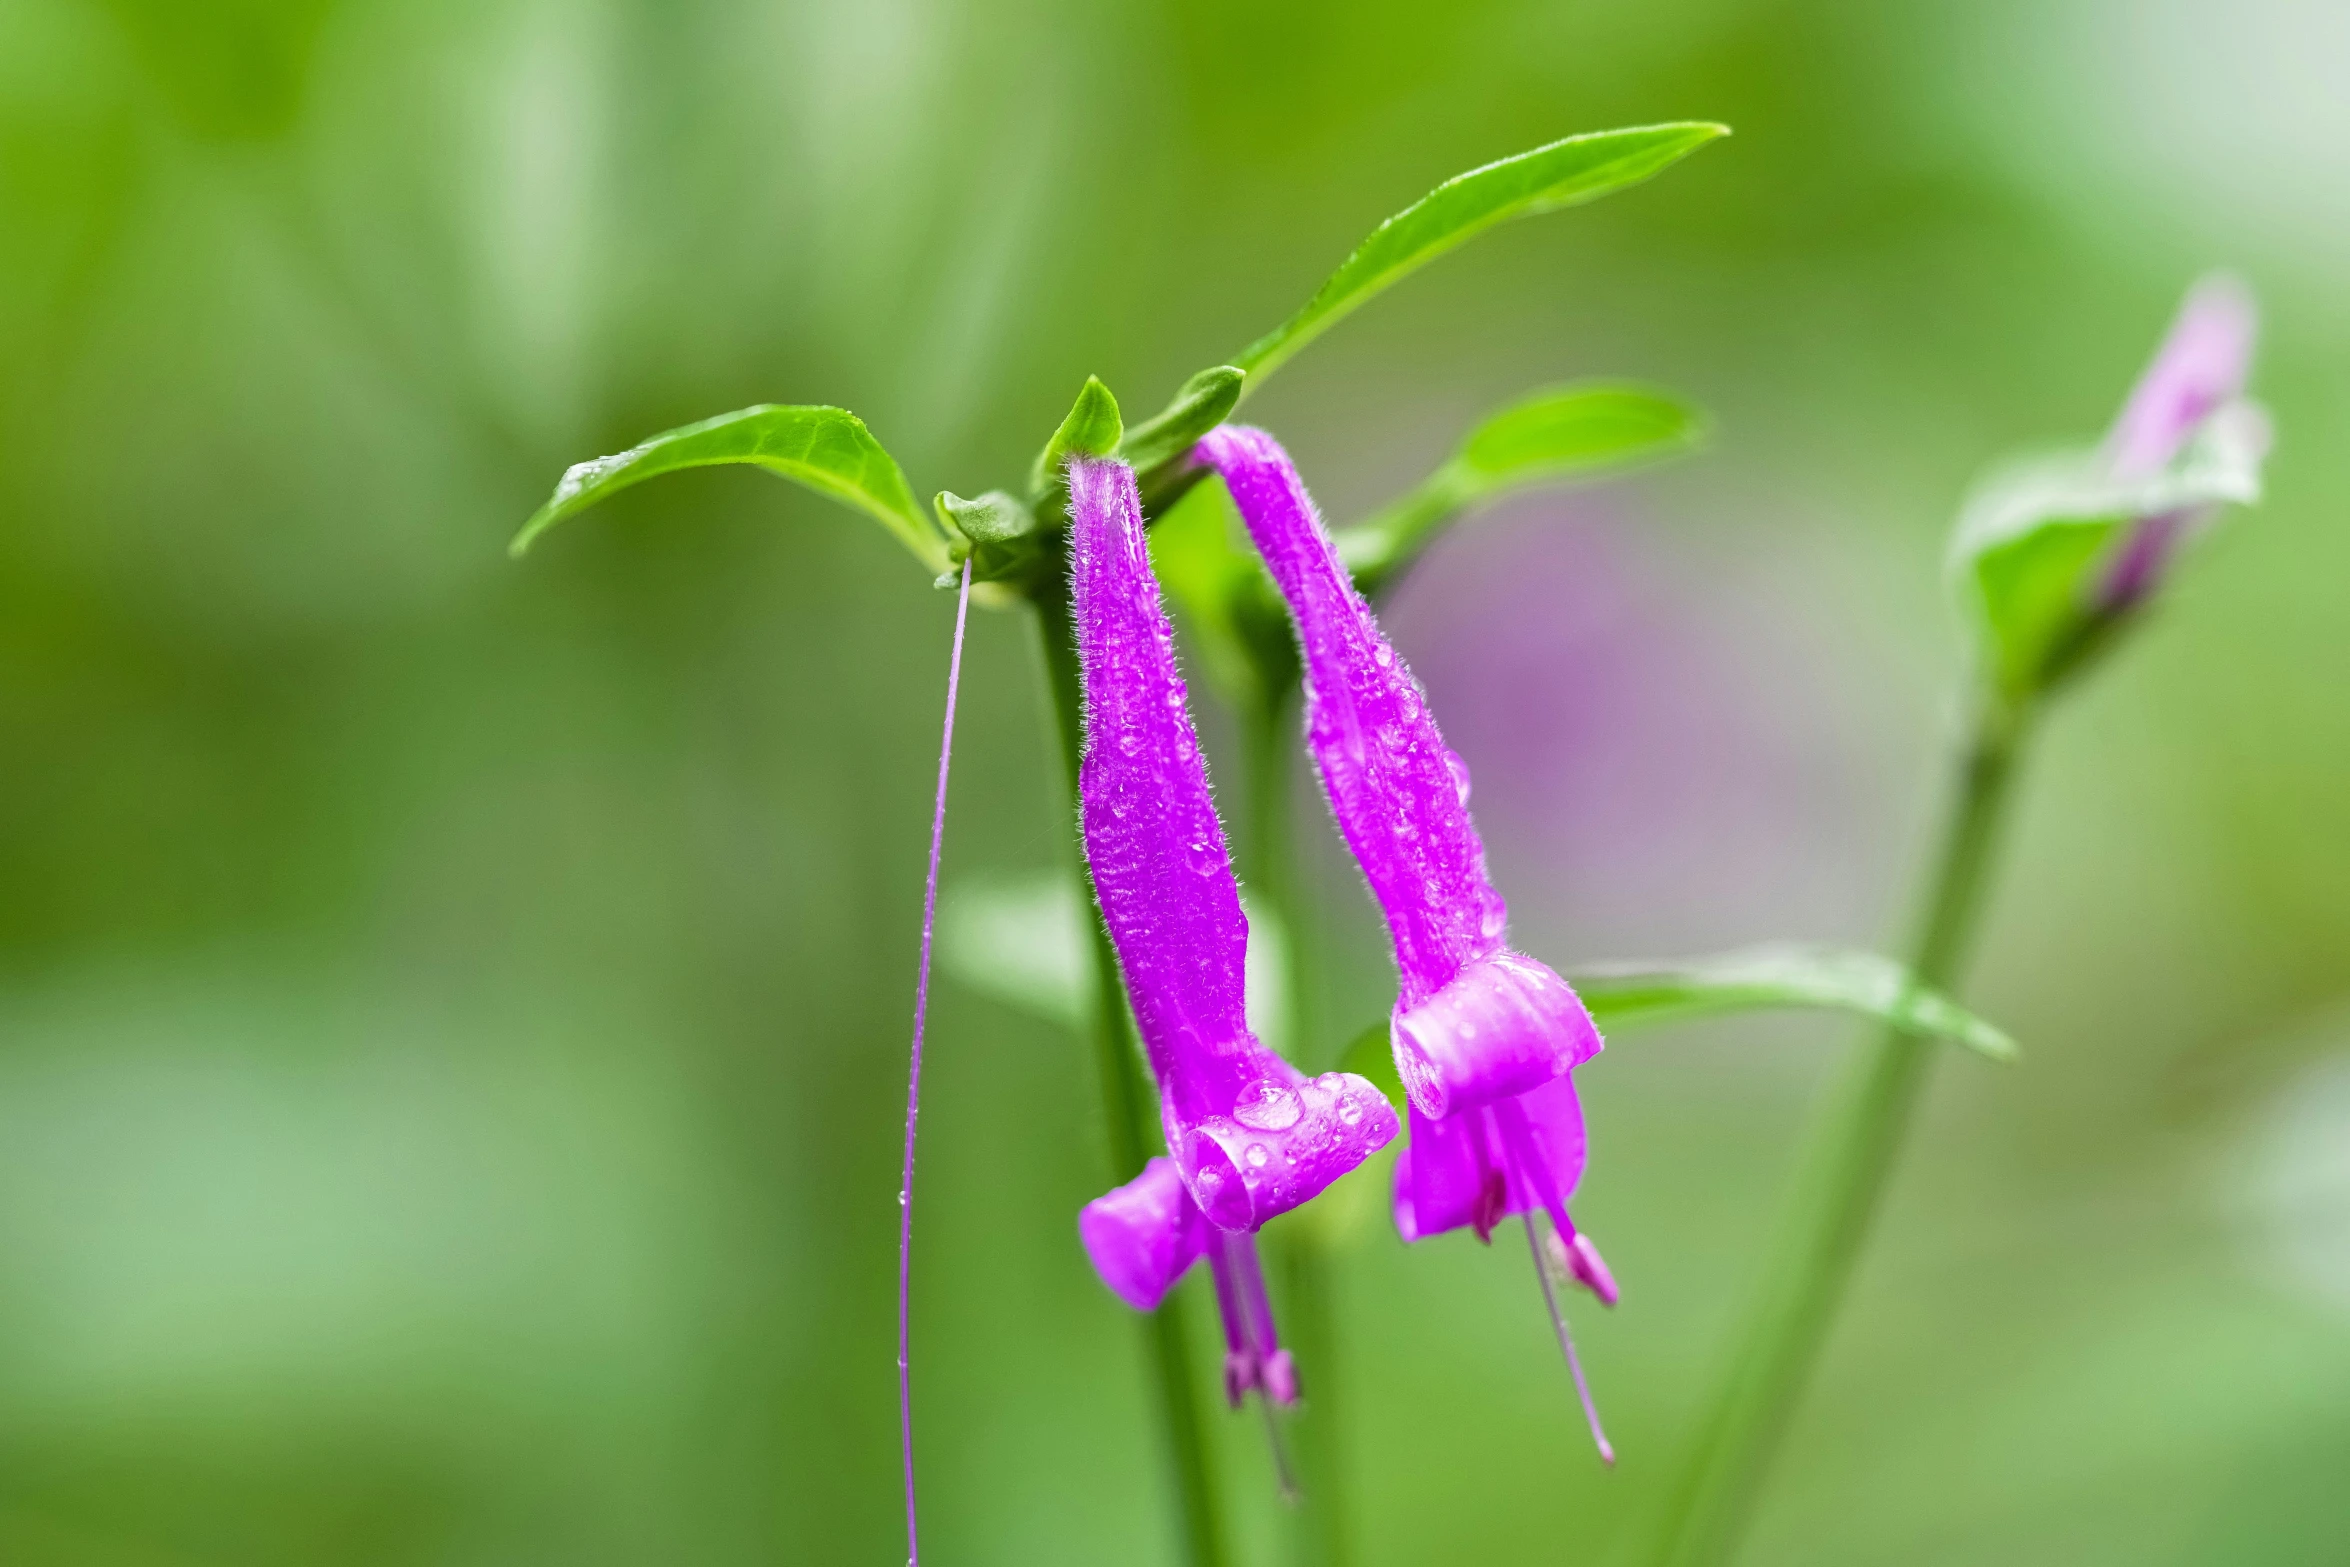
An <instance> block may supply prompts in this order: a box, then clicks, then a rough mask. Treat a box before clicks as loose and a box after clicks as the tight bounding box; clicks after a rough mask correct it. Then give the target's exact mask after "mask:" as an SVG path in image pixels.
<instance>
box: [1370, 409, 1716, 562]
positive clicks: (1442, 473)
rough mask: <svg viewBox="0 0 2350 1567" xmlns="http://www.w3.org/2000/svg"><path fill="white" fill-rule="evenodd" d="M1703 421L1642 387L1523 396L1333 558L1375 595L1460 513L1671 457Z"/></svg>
mask: <svg viewBox="0 0 2350 1567" xmlns="http://www.w3.org/2000/svg"><path fill="white" fill-rule="evenodd" d="M1704 436H1705V416H1704V415H1703V414H1701V413H1700V412H1699V411H1698V410H1697V409H1696V408H1694V407H1692V406H1691V405H1689V404H1688V403H1685V402H1682V401H1681V400H1680V399H1678V398H1676V397H1674V396H1672V395H1671V394H1670V393H1667V392H1663V391H1658V390H1656V389H1654V388H1650V387H1642V386H1629V385H1618V384H1609V383H1601V382H1587V383H1581V384H1576V385H1570V386H1556V387H1546V388H1544V389H1542V390H1541V391H1537V392H1534V393H1531V394H1529V395H1528V396H1526V397H1524V398H1521V399H1520V400H1519V401H1517V402H1515V403H1512V404H1511V405H1510V406H1509V407H1507V408H1504V409H1502V410H1501V411H1500V412H1499V413H1496V414H1494V415H1493V416H1492V417H1490V418H1488V419H1487V420H1485V422H1484V423H1482V424H1480V425H1478V426H1477V428H1476V429H1474V430H1472V431H1470V432H1469V435H1468V438H1467V439H1466V440H1464V441H1462V443H1461V445H1460V447H1459V449H1458V450H1457V451H1455V452H1454V454H1453V455H1452V457H1451V459H1450V460H1449V461H1447V462H1446V463H1445V464H1444V465H1443V466H1442V467H1440V468H1438V469H1437V470H1436V471H1435V472H1434V473H1432V474H1430V475H1429V476H1428V478H1427V480H1426V482H1424V483H1422V484H1421V485H1420V486H1419V487H1418V488H1417V489H1415V490H1413V491H1412V492H1411V493H1410V494H1409V495H1406V496H1404V497H1403V498H1402V499H1400V500H1398V501H1396V502H1395V503H1394V504H1393V505H1391V506H1389V507H1388V508H1387V509H1386V510H1384V511H1382V512H1380V513H1379V514H1378V515H1376V516H1374V517H1371V518H1369V519H1367V520H1366V521H1364V522H1361V523H1358V524H1356V525H1355V526H1354V527H1351V528H1344V529H1341V530H1339V532H1338V535H1337V539H1336V542H1337V545H1338V553H1339V558H1340V559H1342V560H1344V561H1345V562H1346V564H1347V566H1348V568H1349V569H1351V570H1352V571H1353V572H1354V576H1355V584H1356V586H1358V587H1360V588H1361V589H1362V590H1363V591H1364V592H1365V593H1376V592H1377V591H1378V590H1379V589H1380V588H1381V587H1383V586H1385V585H1386V583H1387V582H1388V580H1389V579H1390V578H1391V577H1393V576H1394V574H1395V573H1396V572H1398V571H1400V570H1402V569H1403V568H1404V567H1405V566H1408V565H1409V564H1411V562H1412V561H1414V560H1415V559H1417V558H1418V557H1419V555H1420V554H1421V552H1422V551H1424V550H1425V549H1427V547H1428V546H1429V545H1430V544H1431V543H1433V542H1434V541H1435V540H1436V538H1437V537H1438V536H1439V535H1441V534H1442V533H1443V532H1444V531H1445V530H1446V529H1447V528H1449V527H1451V526H1452V524H1453V523H1455V522H1457V521H1458V520H1459V519H1460V517H1461V515H1462V514H1463V513H1464V512H1466V511H1467V510H1468V509H1469V508H1471V507H1473V506H1479V505H1484V504H1487V503H1489V502H1491V501H1494V500H1496V499H1498V498H1500V497H1501V496H1502V495H1505V494H1507V493H1508V492H1510V491H1512V490H1516V489H1522V488H1525V487H1526V486H1529V485H1534V484H1546V483H1552V484H1555V483H1565V482H1572V481H1577V480H1586V479H1598V478H1603V477H1607V476H1610V475H1614V474H1618V473H1622V472H1624V471H1626V470H1628V469H1631V468H1635V467H1639V466H1641V465H1644V464H1647V463H1652V462H1659V461H1662V460H1664V459H1666V458H1670V457H1676V456H1679V455H1681V454H1683V453H1685V452H1688V451H1690V450H1692V449H1693V448H1694V447H1696V446H1697V445H1698V444H1699V442H1700V441H1702V440H1703V439H1704Z"/></svg>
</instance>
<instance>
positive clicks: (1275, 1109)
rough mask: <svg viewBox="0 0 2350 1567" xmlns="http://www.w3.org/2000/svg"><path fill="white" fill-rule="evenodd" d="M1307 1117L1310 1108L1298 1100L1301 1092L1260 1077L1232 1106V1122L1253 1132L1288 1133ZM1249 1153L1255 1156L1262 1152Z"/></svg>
mask: <svg viewBox="0 0 2350 1567" xmlns="http://www.w3.org/2000/svg"><path fill="white" fill-rule="evenodd" d="M1305 1113H1306V1107H1305V1105H1304V1104H1303V1103H1302V1102H1301V1101H1300V1100H1299V1099H1298V1096H1297V1090H1295V1089H1293V1088H1291V1087H1290V1086H1289V1085H1288V1084H1286V1083H1279V1082H1275V1081H1274V1080H1273V1079H1272V1078H1269V1077H1260V1078H1258V1079H1257V1080H1256V1081H1255V1082H1253V1083H1251V1084H1249V1085H1248V1086H1247V1087H1246V1088H1244V1089H1242V1090H1241V1091H1240V1097H1239V1099H1238V1100H1237V1101H1235V1102H1234V1104H1233V1106H1232V1119H1234V1120H1235V1121H1238V1122H1239V1123H1240V1124H1241V1125H1243V1126H1245V1127H1247V1128H1248V1129H1249V1130H1250V1131H1252V1132H1286V1131H1288V1130H1289V1129H1290V1128H1291V1127H1293V1126H1295V1125H1297V1122H1298V1117H1300V1116H1302V1115H1304V1114H1305ZM1249 1151H1250V1153H1251V1154H1252V1155H1254V1154H1256V1153H1259V1152H1262V1149H1261V1148H1251V1149H1250V1150H1249ZM1258 1162H1259V1163H1260V1164H1261V1163H1263V1161H1262V1160H1259V1161H1258Z"/></svg>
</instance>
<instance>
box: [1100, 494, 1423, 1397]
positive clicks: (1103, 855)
mask: <svg viewBox="0 0 2350 1567" xmlns="http://www.w3.org/2000/svg"><path fill="white" fill-rule="evenodd" d="M1069 493H1070V528H1069V536H1070V550H1071V554H1072V564H1071V570H1072V576H1073V579H1074V582H1075V594H1076V604H1075V607H1076V619H1077V637H1078V651H1079V658H1080V665H1081V667H1082V669H1083V672H1084V679H1085V697H1086V714H1085V759H1084V764H1083V768H1082V772H1081V775H1080V779H1079V789H1078V794H1079V808H1080V813H1081V816H1082V819H1083V826H1084V832H1085V854H1086V861H1087V864H1088V865H1089V866H1090V867H1091V869H1092V872H1093V884H1094V895H1095V896H1096V898H1098V899H1099V900H1100V903H1101V910H1102V920H1103V923H1104V924H1105V925H1106V926H1107V927H1108V929H1109V933H1110V941H1111V945H1112V946H1114V947H1115V948H1116V949H1117V953H1118V966H1119V969H1120V971H1121V972H1122V973H1123V975H1124V976H1125V980H1126V989H1127V994H1128V996H1129V998H1130V999H1131V1000H1132V1002H1133V1006H1134V1018H1135V1023H1136V1025H1137V1027H1138V1028H1139V1030H1140V1032H1141V1035H1142V1043H1143V1049H1144V1051H1145V1053H1146V1054H1147V1055H1148V1056H1149V1058H1150V1065H1151V1070H1152V1072H1153V1074H1154V1075H1155V1076H1156V1077H1157V1079H1158V1084H1159V1107H1160V1116H1161V1120H1162V1123H1163V1126H1164V1129H1165V1132H1166V1139H1167V1149H1168V1153H1169V1155H1170V1158H1169V1159H1168V1160H1167V1161H1165V1162H1164V1163H1163V1164H1162V1163H1160V1162H1157V1161H1154V1163H1153V1165H1152V1166H1151V1167H1150V1168H1149V1169H1146V1170H1145V1171H1144V1172H1143V1173H1142V1174H1141V1175H1140V1176H1138V1177H1136V1179H1135V1180H1134V1181H1132V1182H1130V1183H1128V1184H1127V1185H1126V1186H1123V1187H1121V1188H1119V1189H1118V1190H1117V1191H1115V1192H1112V1193H1111V1194H1110V1195H1109V1196H1107V1197H1104V1198H1102V1199H1100V1200H1099V1201H1097V1202H1096V1203H1094V1204H1093V1205H1091V1206H1090V1207H1089V1208H1088V1209H1087V1210H1086V1216H1085V1218H1084V1219H1083V1220H1082V1221H1081V1223H1080V1233H1081V1234H1082V1235H1083V1237H1084V1239H1085V1242H1086V1249H1087V1251H1088V1252H1089V1253H1090V1254H1091V1255H1092V1256H1093V1259H1094V1264H1095V1266H1096V1268H1097V1269H1098V1270H1099V1271H1100V1272H1101V1275H1102V1277H1103V1279H1104V1280H1105V1281H1106V1282H1107V1283H1108V1284H1109V1285H1110V1287H1111V1288H1112V1289H1113V1290H1115V1291H1116V1292H1117V1293H1118V1294H1119V1295H1120V1296H1121V1297H1122V1298H1123V1299H1125V1300H1127V1301H1128V1302H1129V1303H1133V1304H1137V1305H1140V1304H1142V1303H1143V1302H1146V1301H1147V1302H1149V1303H1150V1304H1153V1305H1155V1304H1156V1302H1157V1299H1158V1297H1159V1296H1160V1295H1163V1294H1164V1293H1165V1291H1166V1289H1167V1288H1168V1286H1170V1285H1172V1284H1173V1283H1174V1281H1175V1279H1176V1278H1178V1277H1180V1276H1181V1274H1182V1273H1183V1271H1184V1269H1186V1268H1187V1267H1189V1266H1190V1264H1191V1263H1192V1262H1193V1261H1194V1260H1196V1258H1197V1257H1198V1256H1199V1255H1200V1253H1201V1252H1202V1251H1203V1250H1204V1251H1206V1252H1207V1253H1208V1255H1209V1256H1210V1258H1211V1261H1212V1262H1213V1263H1214V1264H1215V1268H1216V1275H1217V1281H1218V1298H1219V1300H1220V1302H1222V1304H1223V1305H1224V1308H1225V1312H1224V1316H1225V1332H1226V1335H1227V1338H1228V1340H1229V1341H1230V1342H1231V1343H1232V1345H1233V1346H1234V1358H1233V1360H1232V1361H1230V1362H1229V1363H1228V1371H1227V1390H1228V1391H1230V1392H1232V1393H1233V1395H1234V1396H1235V1397H1236V1398H1237V1396H1238V1394H1239V1393H1240V1392H1241V1391H1244V1390H1245V1389H1246V1388H1248V1387H1260V1388H1263V1389H1264V1390H1265V1392H1266V1393H1267V1394H1268V1395H1269V1396H1271V1397H1273V1398H1274V1399H1276V1400H1277V1401H1285V1400H1286V1399H1287V1398H1289V1397H1293V1396H1294V1394H1295V1385H1294V1380H1293V1378H1292V1377H1291V1376H1290V1374H1289V1371H1288V1361H1287V1358H1286V1357H1285V1356H1283V1355H1282V1354H1281V1353H1280V1350H1279V1346H1278V1345H1277V1344H1276V1343H1275V1342H1274V1341H1273V1336H1272V1318H1271V1313H1270V1311H1269V1309H1268V1308H1267V1307H1266V1303H1265V1294H1264V1284H1263V1279H1262V1277H1261V1275H1260V1274H1259V1271H1258V1268H1257V1263H1256V1251H1255V1241H1254V1236H1253V1232H1254V1231H1255V1230H1256V1229H1257V1228H1258V1226H1260V1225H1262V1224H1263V1223H1264V1222H1265V1221H1266V1220H1268V1219H1270V1218H1272V1217H1273V1216H1274V1215H1275V1214H1279V1213H1284V1212H1286V1211H1288V1210H1289V1209H1291V1208H1294V1207H1296V1206H1297V1205H1298V1204H1300V1203H1302V1202H1305V1201H1306V1200H1307V1199H1309V1198H1311V1197H1313V1196H1314V1195H1315V1194H1316V1193H1317V1192H1319V1191H1321V1190H1322V1188H1323V1187H1325V1186H1328V1185H1329V1184H1330V1183H1331V1182H1332V1181H1334V1180H1336V1179H1338V1177H1340V1176H1341V1175H1344V1174H1345V1173H1346V1172H1347V1171H1349V1170H1351V1169H1353V1168H1354V1167H1355V1166H1356V1165H1358V1164H1360V1163H1362V1162H1363V1160H1364V1159H1365V1158H1367V1157H1369V1156H1370V1155H1371V1154H1372V1153H1373V1152H1375V1151H1376V1150H1378V1149H1379V1148H1381V1147H1383V1146H1385V1145H1386V1144H1387V1142H1388V1141H1389V1140H1390V1139H1392V1138H1393V1137H1394V1136H1395V1133H1396V1130H1397V1126H1396V1117H1395V1111H1394V1110H1393V1108H1392V1107H1390V1106H1389V1105H1388V1103H1387V1101H1386V1099H1385V1097H1384V1096H1382V1095H1381V1094H1380V1092H1379V1090H1378V1089H1377V1088H1375V1087H1373V1086H1372V1085H1371V1084H1370V1083H1368V1082H1366V1081H1365V1080H1364V1079H1362V1078H1360V1077H1356V1076H1353V1075H1351V1074H1348V1073H1341V1072H1326V1073H1324V1074H1322V1075H1321V1076H1319V1077H1311V1078H1309V1077H1307V1076H1305V1075H1304V1074H1302V1073H1300V1072H1299V1071H1298V1070H1297V1069H1296V1068H1294V1067H1292V1066H1291V1065H1290V1064H1289V1063H1288V1062H1286V1061H1284V1060H1282V1059H1281V1058H1280V1057H1279V1056H1277V1055H1275V1054H1274V1053H1273V1052H1272V1051H1270V1050H1268V1049H1266V1048H1265V1047H1264V1046H1263V1045H1262V1044H1260V1043H1258V1041H1257V1038H1256V1036H1255V1035H1254V1034H1252V1033H1251V1032H1250V1031H1249V1027H1248V1020H1247V1016H1246V1011H1245V1007H1244V996H1243V977H1242V976H1243V971H1244V963H1245V960H1246V957H1247V951H1248V921H1247V919H1246V918H1245V917H1244V916H1243V915H1242V913H1241V910H1240V889H1239V886H1238V884H1237V883H1236V882H1235V881H1234V879H1233V875H1232V864H1231V860H1230V857H1229V856H1228V854H1227V853H1226V850H1225V846H1224V829H1223V826H1222V824H1221V823H1220V822H1218V821H1217V819H1216V811H1215V806H1214V804H1213V802H1212V801H1211V800H1210V799H1209V796H1208V778H1207V769H1206V767H1205V765H1204V764H1203V763H1202V761H1201V759H1200V750H1199V740H1198V737H1197V735H1195V734H1194V733H1193V730H1192V725H1191V714H1190V712H1189V710H1188V709H1187V708H1186V706H1185V703H1184V685H1183V682H1182V680H1181V679H1180V678H1178V677H1177V675H1176V673H1175V654H1174V639H1173V633H1172V630H1171V628H1170V627H1169V626H1168V623H1167V617H1166V614H1165V612H1164V611H1163V610H1162V609H1161V607H1160V604H1159V590H1158V584H1157V582H1156V581H1155V580H1154V579H1153V578H1152V576H1151V573H1150V563H1149V556H1148V553H1147V551H1146V550H1145V548H1144V544H1143V531H1142V507H1141V502H1140V500H1139V498H1138V497H1137V495H1136V493H1135V487H1134V474H1133V470H1131V469H1130V468H1128V467H1127V466H1126V465H1125V464H1124V463H1121V462H1115V461H1109V460H1104V459H1095V458H1082V457H1081V458H1075V459H1072V460H1071V462H1070V464H1069ZM1178 1197H1180V1200H1178Z"/></svg>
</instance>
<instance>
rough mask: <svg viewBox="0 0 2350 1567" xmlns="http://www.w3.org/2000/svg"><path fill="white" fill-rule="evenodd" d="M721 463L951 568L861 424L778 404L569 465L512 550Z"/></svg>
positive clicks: (840, 414) (838, 412) (900, 476)
mask: <svg viewBox="0 0 2350 1567" xmlns="http://www.w3.org/2000/svg"><path fill="white" fill-rule="evenodd" d="M718 463H750V464H752V465H753V466H755V467H760V468H764V469H766V470H767V471H768V472H769V473H773V474H778V475H780V476H782V477H783V478H786V479H791V480H794V481H796V482H798V483H800V484H804V485H806V486H807V487H808V488H809V489H811V490H814V491H816V492H817V493H818V494H820V495H828V496H830V497H831V498H832V499H834V500H836V501H839V502H840V503H841V504H842V505H844V506H850V507H854V508H855V509H856V510H858V511H861V512H863V513H865V514H866V515H867V516H869V517H871V518H872V519H873V520H874V521H876V522H878V523H880V524H881V525H882V526H883V527H885V528H887V529H888V530H889V531H890V532H891V533H893V534H895V535H896V536H897V539H898V542H900V543H901V544H903V545H905V546H906V548H908V549H910V550H912V551H913V552H914V557H915V559H917V560H919V561H921V562H922V564H923V565H925V566H927V567H929V568H930V569H931V570H932V571H933V572H943V571H945V570H946V569H947V568H948V566H949V565H950V564H951V560H950V557H949V554H948V550H947V542H946V540H945V538H944V537H942V536H941V534H940V532H939V530H938V527H937V525H936V524H934V523H933V522H932V521H931V520H930V518H929V517H928V516H927V515H926V514H925V513H924V512H923V510H922V508H921V507H920V506H918V505H916V504H915V502H914V493H913V491H912V490H911V489H909V488H908V487H907V485H906V476H905V474H904V473H903V472H902V471H901V470H900V469H899V467H898V465H897V460H896V459H895V458H893V457H891V456H890V454H889V453H888V452H886V451H884V450H883V449H882V446H881V443H880V442H879V441H876V440H875V439H874V438H873V435H872V432H871V431H869V430H867V429H866V428H865V423H864V421H863V420H861V419H859V418H858V417H857V416H856V415H855V414H853V413H850V412H849V411H848V410H847V409H845V408H826V407H821V406H816V407H792V406H786V405H783V404H777V403H762V404H760V405H759V406H758V407H756V408H744V409H740V410H738V411H736V412H734V413H730V414H720V415H719V416H718V417H717V418H715V419H704V420H703V421H702V422H701V423H699V424H689V425H686V426H684V427H683V428H682V429H676V430H667V431H664V432H662V433H661V434H659V435H656V436H653V437H652V438H651V439H649V440H646V441H642V442H640V443H638V444H637V445H635V446H632V447H630V448H629V449H628V450H627V451H625V452H620V453H618V454H616V455H614V456H611V457H598V458H596V459H595V460H594V461H592V462H583V463H579V464H576V465H575V466H573V467H572V468H570V469H568V470H566V471H565V473H564V475H563V479H562V482H561V483H559V484H557V485H556V486H555V493H554V494H553V495H552V496H550V497H549V498H548V500H547V504H546V505H544V506H541V507H540V508H539V509H538V512H537V514H536V515H534V516H533V517H532V518H531V519H530V521H528V522H526V523H524V524H523V525H522V531H521V532H520V533H518V534H516V535H515V536H514V544H513V552H514V553H515V554H516V555H520V554H521V553H522V552H523V551H524V550H526V549H528V548H529V547H530V546H531V543H532V541H533V540H535V539H537V538H538V536H539V535H540V534H542V533H544V532H546V531H547V530H548V529H549V528H551V527H553V526H554V525H555V524H556V523H558V522H561V521H562V520H563V519H564V518H566V517H570V516H573V515H575V514H577V513H579V512H583V511H585V510H587V509H588V508H589V507H590V506H593V505H595V504H596V503H597V502H598V501H600V500H603V499H604V498H606V497H607V496H610V495H613V494H615V493H617V492H618V491H621V490H625V489H627V488H628V487H629V486H630V485H632V484H637V483H641V482H642V481H644V480H646V479H650V478H653V477H655V476H656V475H659V474H664V473H671V472H674V471H676V470H677V469H680V468H703V467H709V466H712V465H714V464H718Z"/></svg>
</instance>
